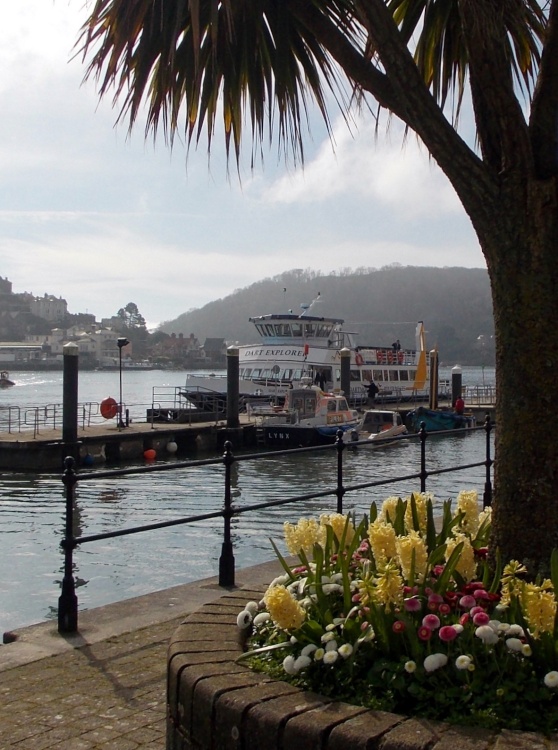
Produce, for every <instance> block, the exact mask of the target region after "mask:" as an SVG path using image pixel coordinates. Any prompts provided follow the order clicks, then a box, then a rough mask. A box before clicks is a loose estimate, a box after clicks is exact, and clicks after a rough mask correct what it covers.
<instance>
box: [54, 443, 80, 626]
mask: <svg viewBox="0 0 558 750" xmlns="http://www.w3.org/2000/svg"><path fill="white" fill-rule="evenodd" d="M64 466H65V467H66V468H65V470H64V475H63V477H62V482H63V483H64V487H65V488H66V531H65V535H64V539H63V540H62V542H61V544H62V548H63V549H64V578H63V579H62V593H61V594H60V596H59V598H58V632H59V633H77V629H78V601H77V596H76V589H75V582H74V575H73V567H74V560H73V553H74V549H75V546H76V544H75V539H74V487H75V485H76V483H77V479H76V471H75V468H74V467H75V460H74V459H73V458H72V456H67V457H66V459H65V460H64Z"/></svg>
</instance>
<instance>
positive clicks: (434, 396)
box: [428, 349, 439, 409]
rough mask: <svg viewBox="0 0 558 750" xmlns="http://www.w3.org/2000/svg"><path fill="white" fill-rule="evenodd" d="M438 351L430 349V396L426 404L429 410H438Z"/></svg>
mask: <svg viewBox="0 0 558 750" xmlns="http://www.w3.org/2000/svg"><path fill="white" fill-rule="evenodd" d="M438 377H439V376H438V350H437V349H432V351H431V352H430V396H429V402H428V408H429V409H437V408H438V382H439V380H438Z"/></svg>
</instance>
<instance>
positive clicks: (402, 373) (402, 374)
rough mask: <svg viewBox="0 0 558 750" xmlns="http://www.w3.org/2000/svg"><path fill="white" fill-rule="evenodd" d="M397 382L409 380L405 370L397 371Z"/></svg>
mask: <svg viewBox="0 0 558 750" xmlns="http://www.w3.org/2000/svg"><path fill="white" fill-rule="evenodd" d="M399 380H409V373H408V372H407V370H399Z"/></svg>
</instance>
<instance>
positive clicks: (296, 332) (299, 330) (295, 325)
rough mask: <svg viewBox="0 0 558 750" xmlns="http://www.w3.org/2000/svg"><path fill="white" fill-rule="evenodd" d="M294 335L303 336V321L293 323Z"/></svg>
mask: <svg viewBox="0 0 558 750" xmlns="http://www.w3.org/2000/svg"><path fill="white" fill-rule="evenodd" d="M293 336H302V323H293Z"/></svg>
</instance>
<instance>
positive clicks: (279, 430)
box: [258, 384, 360, 448]
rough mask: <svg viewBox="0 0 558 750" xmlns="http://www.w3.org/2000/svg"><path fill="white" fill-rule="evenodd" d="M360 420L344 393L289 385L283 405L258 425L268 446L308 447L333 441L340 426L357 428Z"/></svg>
mask: <svg viewBox="0 0 558 750" xmlns="http://www.w3.org/2000/svg"><path fill="white" fill-rule="evenodd" d="M359 421H360V419H359V415H358V414H357V412H356V411H353V410H352V409H350V408H349V405H348V403H347V399H346V398H345V396H344V395H343V394H341V393H326V392H324V391H322V390H321V388H320V387H319V386H315V385H309V384H308V385H303V386H302V387H300V388H291V389H289V390H288V391H287V394H286V397H285V403H284V406H283V407H282V408H276V409H275V410H274V411H273V413H272V414H269V415H264V416H262V419H261V424H260V426H259V428H258V429H260V430H261V431H262V434H263V442H264V445H266V446H268V447H279V446H280V447H282V448H286V447H291V448H292V447H306V446H311V445H324V444H327V443H333V442H334V441H335V439H336V437H337V434H338V431H339V430H341V431H342V432H344V433H345V432H348V431H349V430H354V429H356V428H357V426H358V424H359Z"/></svg>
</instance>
